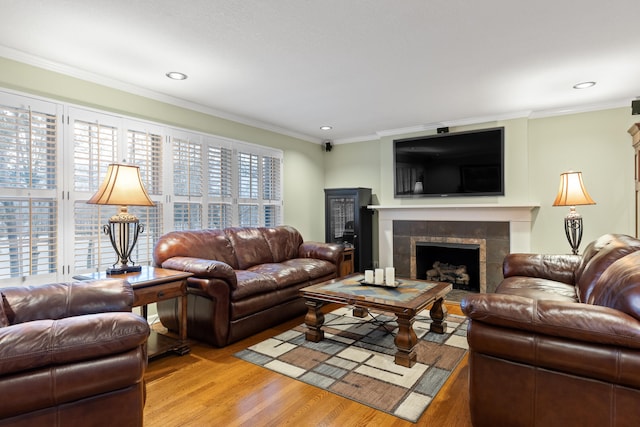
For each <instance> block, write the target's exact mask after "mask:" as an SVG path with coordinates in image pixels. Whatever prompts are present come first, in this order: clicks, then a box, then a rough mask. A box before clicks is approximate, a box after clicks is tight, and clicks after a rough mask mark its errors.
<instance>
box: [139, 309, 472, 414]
mask: <svg viewBox="0 0 640 427" xmlns="http://www.w3.org/2000/svg"><path fill="white" fill-rule="evenodd" d="M330 308H331V307H330ZM447 309H448V310H449V313H452V314H462V313H461V311H460V308H459V306H458V305H457V304H455V303H453V304H450V303H447ZM302 321H303V317H299V318H296V319H294V320H292V321H289V322H286V323H284V324H281V325H279V326H277V327H275V328H271V329H268V330H267V331H264V332H262V333H260V334H257V335H255V336H252V337H250V338H247V339H245V340H243V341H240V342H238V343H235V344H232V345H230V346H228V347H225V348H221V349H220V348H213V347H210V346H208V345H204V344H199V343H196V342H193V343H192V346H191V353H189V354H187V355H185V356H175V355H167V356H165V357H162V358H159V359H156V360H152V361H151V362H150V363H149V367H148V369H147V372H146V374H145V380H146V381H147V402H146V406H145V411H144V425H145V426H146V427H155V426H162V427H173V426H225V427H226V426H251V427H254V426H295V427H302V426H339V427H348V426H394V427H406V426H413V425H429V426H438V427H468V426H471V421H470V416H469V406H468V405H469V398H468V388H467V379H468V367H467V357H466V356H465V358H464V360H463V361H462V362H461V363H460V365H459V366H458V368H457V369H456V370H455V371H454V373H453V374H452V375H451V377H450V378H449V380H448V381H447V383H446V384H445V386H444V387H443V388H442V389H441V390H440V392H439V393H438V395H437V396H436V398H435V399H434V400H433V402H432V403H431V405H430V406H429V408H428V409H427V411H426V412H425V413H424V414H423V416H422V417H421V418H420V420H419V422H418V423H417V424H412V423H410V422H407V421H404V420H402V419H400V418H396V417H394V416H391V415H387V414H386V413H384V412H380V411H376V410H375V409H371V408H369V407H367V406H364V405H361V404H359V403H356V402H353V401H351V400H349V399H345V398H343V397H340V396H337V395H335V394H333V393H330V392H327V391H325V390H321V389H319V388H316V387H313V386H310V385H307V384H305V383H303V382H301V381H297V380H294V379H291V378H288V377H285V376H284V375H280V374H277V373H274V372H271V371H269V370H267V369H264V368H260V367H258V366H255V365H253V364H251V363H248V362H245V361H242V360H240V359H237V358H235V357H234V356H233V354H234V353H236V352H238V351H240V350H243V349H244V348H246V347H248V346H250V345H253V344H255V343H258V342H260V341H262V340H264V339H266V338H268V337H270V336H274V335H277V334H279V333H281V332H284V331H286V330H289V329H291V328H292V327H294V326H296V325H298V324H300V323H301V322H302Z"/></svg>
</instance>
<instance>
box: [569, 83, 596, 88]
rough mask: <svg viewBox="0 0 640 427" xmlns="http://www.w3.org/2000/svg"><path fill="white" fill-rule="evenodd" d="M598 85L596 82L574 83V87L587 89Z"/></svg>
mask: <svg viewBox="0 0 640 427" xmlns="http://www.w3.org/2000/svg"><path fill="white" fill-rule="evenodd" d="M595 85H596V82H581V83H576V84H574V85H573V88H574V89H586V88H589V87H593V86H595Z"/></svg>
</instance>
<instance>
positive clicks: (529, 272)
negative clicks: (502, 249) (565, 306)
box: [502, 253, 581, 285]
mask: <svg viewBox="0 0 640 427" xmlns="http://www.w3.org/2000/svg"><path fill="white" fill-rule="evenodd" d="M580 261H581V257H580V256H579V255H544V254H521V253H513V254H508V255H507V256H506V257H505V258H504V262H503V264H502V274H503V276H504V277H505V278H506V277H512V276H525V277H538V278H541V279H548V280H554V281H556V282H562V283H566V284H567V285H573V284H575V278H574V272H575V271H576V269H577V268H578V266H579V265H580Z"/></svg>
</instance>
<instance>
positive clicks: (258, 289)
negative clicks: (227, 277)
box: [231, 270, 278, 301]
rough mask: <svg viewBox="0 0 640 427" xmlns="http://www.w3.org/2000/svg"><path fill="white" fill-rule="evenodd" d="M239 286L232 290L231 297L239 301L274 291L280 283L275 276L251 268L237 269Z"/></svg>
mask: <svg viewBox="0 0 640 427" xmlns="http://www.w3.org/2000/svg"><path fill="white" fill-rule="evenodd" d="M236 277H237V279H238V287H237V288H236V289H235V290H233V291H232V292H231V299H232V300H233V301H239V300H242V299H245V298H249V297H252V296H254V295H259V294H265V293H268V292H273V291H275V290H276V289H278V284H277V283H276V280H275V279H274V278H273V277H269V276H267V275H264V274H260V273H255V272H253V271H249V270H236Z"/></svg>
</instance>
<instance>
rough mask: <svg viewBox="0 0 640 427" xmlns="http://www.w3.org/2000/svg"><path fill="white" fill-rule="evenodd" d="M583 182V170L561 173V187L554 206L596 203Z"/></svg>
mask: <svg viewBox="0 0 640 427" xmlns="http://www.w3.org/2000/svg"><path fill="white" fill-rule="evenodd" d="M595 204H596V202H594V201H593V199H592V198H591V196H590V195H589V193H588V192H587V189H586V188H584V183H583V182H582V172H572V171H569V172H565V173H561V174H560V188H559V189H558V195H557V196H556V200H555V201H554V202H553V206H578V205H595Z"/></svg>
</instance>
